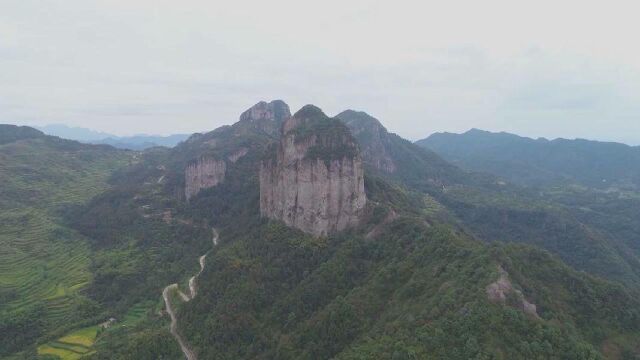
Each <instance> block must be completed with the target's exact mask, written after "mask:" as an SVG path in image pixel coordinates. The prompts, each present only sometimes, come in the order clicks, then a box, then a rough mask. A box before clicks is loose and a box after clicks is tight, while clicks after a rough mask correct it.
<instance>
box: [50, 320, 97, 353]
mask: <svg viewBox="0 0 640 360" xmlns="http://www.w3.org/2000/svg"><path fill="white" fill-rule="evenodd" d="M97 334H98V327H97V326H91V327H88V328H84V329H81V330H77V331H74V332H72V333H70V334H68V335H65V336H63V337H61V338H60V339H58V340H56V341H51V342H49V343H47V344H45V345H42V346H39V347H38V354H39V355H55V356H58V357H60V358H61V359H62V360H75V359H80V358H82V357H84V356H87V355H90V354H92V353H93V350H92V349H91V347H92V346H93V344H94V343H95V341H96V336H97Z"/></svg>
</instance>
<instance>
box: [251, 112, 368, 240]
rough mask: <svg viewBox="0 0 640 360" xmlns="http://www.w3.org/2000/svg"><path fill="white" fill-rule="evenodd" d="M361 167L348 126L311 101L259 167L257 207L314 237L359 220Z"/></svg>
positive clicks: (284, 128) (286, 125) (363, 200)
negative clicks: (270, 156) (329, 116)
mask: <svg viewBox="0 0 640 360" xmlns="http://www.w3.org/2000/svg"><path fill="white" fill-rule="evenodd" d="M366 201H367V199H366V195H365V191H364V172H363V167H362V159H361V157H360V153H359V150H358V146H357V144H356V142H355V140H354V139H353V137H352V136H351V134H350V132H349V130H348V129H347V128H346V127H345V126H344V125H343V124H342V123H340V122H339V121H338V120H335V119H330V118H328V117H327V116H326V115H325V114H324V113H322V111H321V110H320V109H318V108H316V107H313V106H310V105H308V106H305V107H304V108H302V109H301V110H300V111H298V113H296V115H294V116H293V117H292V118H290V119H288V120H286V121H285V122H284V124H283V126H282V134H281V139H280V143H279V146H278V148H277V152H276V154H275V156H274V157H272V158H271V159H267V160H264V161H263V162H262V165H261V169H260V212H261V214H262V215H263V216H266V217H268V218H271V219H276V220H281V221H283V222H284V223H286V224H287V225H289V226H292V227H295V228H298V229H300V230H302V231H305V232H307V233H310V234H314V235H316V236H320V235H327V234H330V233H334V232H337V231H341V230H344V229H346V228H348V227H350V226H354V225H356V224H358V222H359V220H360V217H361V215H362V211H363V209H364V207H365V204H366Z"/></svg>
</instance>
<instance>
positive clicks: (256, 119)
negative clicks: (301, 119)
mask: <svg viewBox="0 0 640 360" xmlns="http://www.w3.org/2000/svg"><path fill="white" fill-rule="evenodd" d="M290 117H291V111H290V110H289V105H287V104H286V103H285V102H284V101H282V100H274V101H271V102H268V103H267V102H265V101H260V102H259V103H257V104H255V105H253V106H252V107H251V108H249V109H248V110H246V111H245V112H243V113H242V114H241V115H240V121H238V123H236V125H234V126H236V127H238V128H241V129H246V130H248V129H252V130H260V131H262V132H265V133H267V134H269V135H277V134H278V132H279V131H280V127H281V125H282V123H283V122H284V121H285V120H286V119H288V118H290Z"/></svg>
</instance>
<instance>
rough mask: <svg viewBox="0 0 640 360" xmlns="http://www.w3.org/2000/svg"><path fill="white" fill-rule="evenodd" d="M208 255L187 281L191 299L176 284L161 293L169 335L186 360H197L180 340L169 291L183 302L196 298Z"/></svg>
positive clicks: (215, 239)
mask: <svg viewBox="0 0 640 360" xmlns="http://www.w3.org/2000/svg"><path fill="white" fill-rule="evenodd" d="M211 230H212V232H213V238H212V240H213V246H214V247H215V246H216V245H218V232H217V231H216V229H211ZM208 254H209V252H207V253H206V254H204V255H202V256H201V257H200V258H199V259H198V262H199V263H200V271H199V272H198V273H197V274H196V275H194V276H193V277H192V278H191V279H189V291H190V293H191V294H190V295H191V297H188V296H186V295H185V294H183V293H182V292H181V291H180V290H179V289H178V284H171V285H169V286H167V287H166V288H164V290H163V291H162V298H163V299H164V305H165V307H166V309H167V313H168V314H169V317H170V318H171V325H170V326H169V331H170V332H171V335H173V337H174V338H175V339H176V341H177V342H178V344H179V345H180V349H181V350H182V353H183V354H184V356H185V357H186V358H187V360H197V359H198V357H197V356H196V354H195V352H193V350H191V349H190V348H189V346H188V345H187V342H186V341H185V340H184V339H183V338H182V336H181V335H180V333H179V332H178V317H177V316H176V313H175V311H174V310H173V306H172V305H171V299H170V293H171V291H178V292H179V293H180V295H181V297H182V299H183V300H184V301H189V300H192V299H193V298H194V297H195V296H196V291H197V288H196V280H197V279H198V276H200V274H202V272H203V271H204V265H205V259H206V258H207V255H208Z"/></svg>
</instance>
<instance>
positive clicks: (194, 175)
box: [184, 156, 227, 200]
mask: <svg viewBox="0 0 640 360" xmlns="http://www.w3.org/2000/svg"><path fill="white" fill-rule="evenodd" d="M226 171H227V164H226V163H225V162H224V161H223V160H217V159H214V158H212V157H206V156H205V157H201V158H199V159H198V160H196V161H194V162H192V163H190V164H189V165H188V166H187V168H186V170H185V189H184V194H185V197H186V198H187V200H189V199H190V198H192V197H193V196H195V195H196V194H198V193H199V192H200V191H201V190H203V189H208V188H211V187H214V186H216V185H218V184H220V183H222V182H223V181H224V177H225V174H226Z"/></svg>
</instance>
